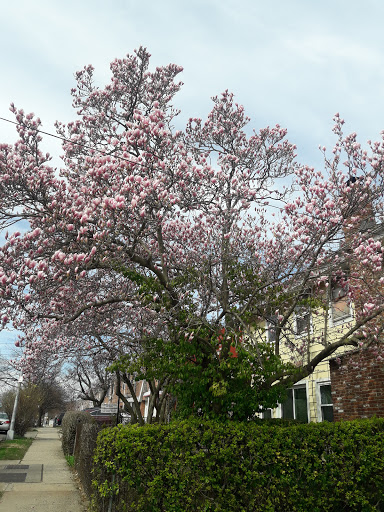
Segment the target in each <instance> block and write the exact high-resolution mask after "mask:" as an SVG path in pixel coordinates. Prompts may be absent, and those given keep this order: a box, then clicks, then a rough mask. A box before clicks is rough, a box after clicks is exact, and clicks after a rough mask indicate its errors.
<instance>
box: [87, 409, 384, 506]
mask: <svg viewBox="0 0 384 512" xmlns="http://www.w3.org/2000/svg"><path fill="white" fill-rule="evenodd" d="M383 474H384V419H372V420H356V421H351V422H345V423H320V424H315V423H311V424H305V425H294V424H291V425H289V426H287V425H284V424H275V425H274V424H272V423H270V424H266V425H263V424H259V423H255V424H253V423H235V422H233V423H213V422H197V421H192V422H191V421H185V422H180V423H171V424H170V425H146V426H144V427H137V426H135V425H133V426H121V425H120V426H118V427H115V428H111V429H106V430H104V431H102V432H101V433H100V434H99V438H98V444H97V448H96V452H95V464H94V479H95V482H94V489H95V491H94V499H93V502H94V506H96V507H97V510H99V511H101V512H106V511H107V510H108V504H109V500H110V498H112V500H113V507H112V510H113V511H115V512H118V511H127V512H129V511H132V512H133V511H135V512H149V511H150V512H188V511H190V512H192V511H193V512H199V511H201V512H202V511H204V512H208V511H212V512H231V511H233V512H245V511H247V512H254V511H268V512H287V511H290V512H291V511H303V512H304V511H305V512H307V511H308V510H311V512H323V511H338V510H348V511H378V510H384V479H383Z"/></svg>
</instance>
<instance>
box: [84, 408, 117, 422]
mask: <svg viewBox="0 0 384 512" xmlns="http://www.w3.org/2000/svg"><path fill="white" fill-rule="evenodd" d="M84 412H87V413H88V414H90V415H91V416H93V418H95V420H96V421H97V423H101V424H104V425H115V424H116V414H111V413H110V412H102V411H101V408H100V407H90V408H89V409H84Z"/></svg>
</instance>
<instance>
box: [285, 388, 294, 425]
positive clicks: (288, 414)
mask: <svg viewBox="0 0 384 512" xmlns="http://www.w3.org/2000/svg"><path fill="white" fill-rule="evenodd" d="M282 410H283V418H284V419H287V420H293V418H294V416H293V396H292V389H288V391H287V399H286V401H285V402H284V403H283V404H282Z"/></svg>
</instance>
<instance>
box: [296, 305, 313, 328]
mask: <svg viewBox="0 0 384 512" xmlns="http://www.w3.org/2000/svg"><path fill="white" fill-rule="evenodd" d="M310 326H311V314H310V312H309V310H308V309H307V308H302V307H300V308H296V334H304V333H306V332H308V331H309V329H310Z"/></svg>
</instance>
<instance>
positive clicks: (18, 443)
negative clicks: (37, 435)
mask: <svg viewBox="0 0 384 512" xmlns="http://www.w3.org/2000/svg"><path fill="white" fill-rule="evenodd" d="M32 441H33V439H27V438H25V437H20V438H17V437H16V438H15V439H13V440H12V441H11V440H8V441H2V442H1V443H0V460H21V459H22V458H23V457H24V455H25V454H26V452H27V450H28V448H29V447H30V446H31V444H32Z"/></svg>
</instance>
